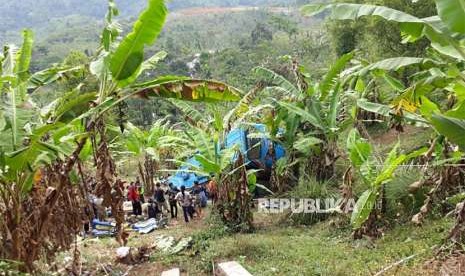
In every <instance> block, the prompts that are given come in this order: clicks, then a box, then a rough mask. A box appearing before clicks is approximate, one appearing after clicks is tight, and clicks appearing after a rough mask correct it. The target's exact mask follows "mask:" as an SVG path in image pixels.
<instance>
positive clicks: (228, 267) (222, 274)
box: [215, 262, 252, 276]
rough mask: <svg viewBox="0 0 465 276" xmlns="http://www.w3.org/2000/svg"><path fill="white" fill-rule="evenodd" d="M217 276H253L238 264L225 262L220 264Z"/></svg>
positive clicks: (216, 272)
mask: <svg viewBox="0 0 465 276" xmlns="http://www.w3.org/2000/svg"><path fill="white" fill-rule="evenodd" d="M215 276H252V274H250V273H249V272H248V271H247V270H246V269H245V268H244V267H243V266H242V265H240V264H239V263H238V262H225V263H220V264H218V267H217V269H216V271H215Z"/></svg>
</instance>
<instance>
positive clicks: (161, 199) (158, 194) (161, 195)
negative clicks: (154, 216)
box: [154, 183, 169, 213]
mask: <svg viewBox="0 0 465 276" xmlns="http://www.w3.org/2000/svg"><path fill="white" fill-rule="evenodd" d="M154 198H155V202H156V203H157V205H158V208H159V209H160V211H162V212H163V211H165V212H166V213H168V212H169V211H168V204H167V203H166V199H165V191H164V190H163V189H162V188H161V185H160V183H157V184H156V187H155V194H154Z"/></svg>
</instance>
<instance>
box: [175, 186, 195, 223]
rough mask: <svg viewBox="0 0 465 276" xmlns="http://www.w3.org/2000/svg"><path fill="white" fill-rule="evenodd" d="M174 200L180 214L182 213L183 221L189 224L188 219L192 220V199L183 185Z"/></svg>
mask: <svg viewBox="0 0 465 276" xmlns="http://www.w3.org/2000/svg"><path fill="white" fill-rule="evenodd" d="M176 200H177V201H178V202H179V204H180V205H181V207H182V212H183V213H184V221H185V222H186V223H188V222H189V217H190V219H193V217H194V216H193V214H192V212H191V206H192V197H191V195H190V194H189V192H187V191H186V187H185V186H184V185H183V186H181V191H180V192H179V193H178V194H177V195H176Z"/></svg>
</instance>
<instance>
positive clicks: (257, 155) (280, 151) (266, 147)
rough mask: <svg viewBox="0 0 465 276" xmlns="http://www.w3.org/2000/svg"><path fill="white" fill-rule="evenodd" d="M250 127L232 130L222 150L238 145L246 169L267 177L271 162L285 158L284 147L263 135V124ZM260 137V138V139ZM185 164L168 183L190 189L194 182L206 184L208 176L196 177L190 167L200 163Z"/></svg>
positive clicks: (189, 162)
mask: <svg viewBox="0 0 465 276" xmlns="http://www.w3.org/2000/svg"><path fill="white" fill-rule="evenodd" d="M250 126H251V127H248V128H247V127H240V128H235V129H232V130H231V131H230V132H229V133H228V134H227V136H226V139H225V141H224V148H232V147H233V146H235V145H238V147H239V150H240V152H241V153H242V154H243V155H244V157H245V162H246V167H247V169H262V170H263V171H262V173H261V175H264V176H265V177H267V176H269V173H270V171H271V168H272V166H273V160H278V159H280V158H282V157H284V156H285V154H286V152H285V150H284V147H283V146H282V145H281V144H280V143H277V142H274V141H272V140H270V139H268V138H266V137H265V136H264V135H263V136H261V135H260V134H265V133H266V126H265V125H263V124H252V125H250ZM260 136H261V137H260ZM271 149H273V150H274V156H272V155H271V152H272V151H271ZM185 163H186V164H185V165H183V166H182V167H180V168H179V169H178V170H177V171H176V173H175V174H174V175H173V176H170V177H169V178H168V183H173V185H174V186H176V187H178V188H179V187H181V186H183V185H184V186H185V187H186V188H191V187H192V186H193V185H194V182H198V183H199V184H203V183H206V182H208V180H209V177H208V176H201V175H197V174H195V173H194V172H189V170H192V169H191V167H194V168H195V167H199V166H200V163H199V162H198V161H197V160H196V159H195V158H194V157H192V158H190V159H188V160H187V161H186V162H185Z"/></svg>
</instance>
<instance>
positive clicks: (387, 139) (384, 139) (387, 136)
mask: <svg viewBox="0 0 465 276" xmlns="http://www.w3.org/2000/svg"><path fill="white" fill-rule="evenodd" d="M417 132H418V128H416V127H413V126H410V125H406V126H405V127H404V132H400V133H399V132H398V131H396V130H395V129H390V130H388V131H387V132H384V133H382V134H378V135H373V137H372V138H373V141H374V142H375V143H377V144H379V145H383V144H384V145H392V144H395V143H396V142H397V140H398V139H401V140H403V139H408V138H409V137H410V138H411V137H412V136H413V135H415V134H416V133H417Z"/></svg>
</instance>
